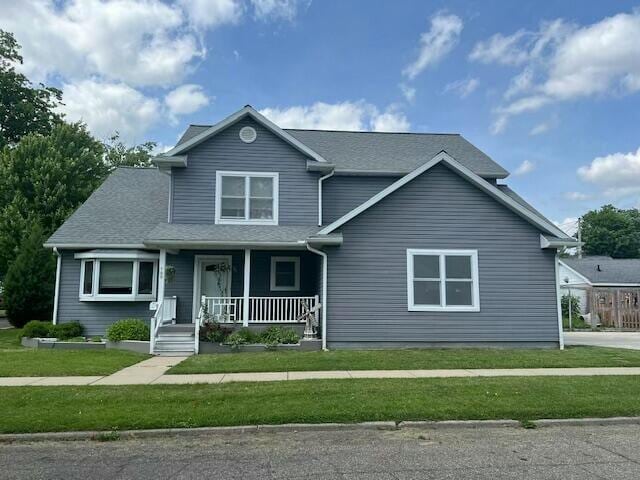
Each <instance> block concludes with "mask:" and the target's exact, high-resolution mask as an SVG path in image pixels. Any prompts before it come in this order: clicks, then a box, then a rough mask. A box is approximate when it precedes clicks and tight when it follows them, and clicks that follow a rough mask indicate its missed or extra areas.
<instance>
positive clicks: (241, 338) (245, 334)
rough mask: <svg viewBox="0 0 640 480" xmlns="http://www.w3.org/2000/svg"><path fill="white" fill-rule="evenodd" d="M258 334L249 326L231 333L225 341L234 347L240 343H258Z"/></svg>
mask: <svg viewBox="0 0 640 480" xmlns="http://www.w3.org/2000/svg"><path fill="white" fill-rule="evenodd" d="M257 341H258V336H257V335H256V334H255V333H253V332H252V331H251V330H249V329H248V328H241V329H240V330H236V331H235V332H233V333H232V334H231V335H229V336H228V337H227V338H226V340H225V343H228V344H229V345H231V346H232V347H238V346H240V345H247V344H249V343H257Z"/></svg>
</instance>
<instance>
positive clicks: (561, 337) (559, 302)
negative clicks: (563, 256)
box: [555, 251, 564, 350]
mask: <svg viewBox="0 0 640 480" xmlns="http://www.w3.org/2000/svg"><path fill="white" fill-rule="evenodd" d="M558 260H559V259H558V253H557V251H556V256H555V262H556V303H557V307H558V341H559V345H560V350H564V330H563V329H562V297H561V296H560V270H559V268H558V263H559V262H558Z"/></svg>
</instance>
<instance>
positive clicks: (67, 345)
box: [21, 337, 106, 350]
mask: <svg viewBox="0 0 640 480" xmlns="http://www.w3.org/2000/svg"><path fill="white" fill-rule="evenodd" d="M21 343H22V346H23V347H29V348H36V349H41V348H55V349H57V350H104V349H105V348H106V343H105V342H65V341H62V340H58V339H57V338H28V337H22V341H21Z"/></svg>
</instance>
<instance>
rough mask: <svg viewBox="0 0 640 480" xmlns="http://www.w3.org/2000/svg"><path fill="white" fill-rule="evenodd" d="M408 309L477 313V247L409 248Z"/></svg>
mask: <svg viewBox="0 0 640 480" xmlns="http://www.w3.org/2000/svg"><path fill="white" fill-rule="evenodd" d="M407 297H408V309H409V311H428V312H438V311H447V312H478V311H480V298H479V297H480V294H479V287H478V251H477V250H422V249H408V250H407Z"/></svg>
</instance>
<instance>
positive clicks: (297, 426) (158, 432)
mask: <svg viewBox="0 0 640 480" xmlns="http://www.w3.org/2000/svg"><path fill="white" fill-rule="evenodd" d="M531 423H532V424H534V425H535V426H536V427H558V426H593V425H640V417H612V418H565V419H542V420H533V421H531ZM521 425H522V424H521V422H519V421H518V420H444V421H435V420H425V421H402V422H400V421H399V422H362V423H311V424H309V423H286V424H282V425H242V426H237V427H197V428H159V429H146V430H123V431H121V432H120V431H114V430H103V431H84V432H50V433H49V432H47V433H5V434H0V444H3V443H4V444H6V443H23V442H24V443H27V442H59V441H87V440H95V441H104V442H107V441H112V440H132V439H142V438H162V437H199V436H207V435H219V434H245V433H258V432H266V433H269V432H272V433H276V432H326V431H339V430H404V429H414V430H415V429H424V430H438V429H442V430H444V429H479V428H520V427H521Z"/></svg>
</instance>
